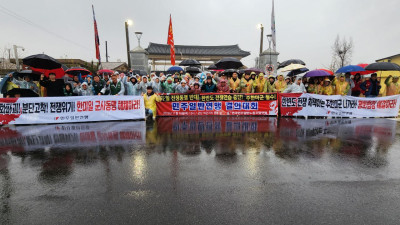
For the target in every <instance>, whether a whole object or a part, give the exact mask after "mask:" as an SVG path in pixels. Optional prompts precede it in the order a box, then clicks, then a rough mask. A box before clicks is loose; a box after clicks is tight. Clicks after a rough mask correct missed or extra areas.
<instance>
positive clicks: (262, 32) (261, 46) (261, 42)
mask: <svg viewBox="0 0 400 225" xmlns="http://www.w3.org/2000/svg"><path fill="white" fill-rule="evenodd" d="M257 28H258V29H260V30H261V38H260V55H261V53H262V51H263V42H264V40H263V39H264V26H263V25H262V24H261V23H260V24H258V25H257Z"/></svg>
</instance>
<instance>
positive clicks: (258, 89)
mask: <svg viewBox="0 0 400 225" xmlns="http://www.w3.org/2000/svg"><path fill="white" fill-rule="evenodd" d="M268 83H269V82H268V81H267V80H266V79H265V78H264V74H263V73H260V74H258V76H257V78H256V80H255V81H253V88H254V93H263V92H264V86H265V85H266V84H268ZM267 89H268V88H267Z"/></svg>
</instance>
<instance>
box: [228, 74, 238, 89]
mask: <svg viewBox="0 0 400 225" xmlns="http://www.w3.org/2000/svg"><path fill="white" fill-rule="evenodd" d="M229 88H230V89H231V92H232V93H239V92H240V79H239V78H238V74H237V73H236V72H234V73H233V74H232V77H231V79H229Z"/></svg>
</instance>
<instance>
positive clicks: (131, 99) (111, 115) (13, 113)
mask: <svg viewBox="0 0 400 225" xmlns="http://www.w3.org/2000/svg"><path fill="white" fill-rule="evenodd" d="M144 118H145V108H144V101H143V97H141V96H79V97H47V98H2V99H0V124H1V125H4V124H43V123H76V122H95V121H115V120H138V119H144Z"/></svg>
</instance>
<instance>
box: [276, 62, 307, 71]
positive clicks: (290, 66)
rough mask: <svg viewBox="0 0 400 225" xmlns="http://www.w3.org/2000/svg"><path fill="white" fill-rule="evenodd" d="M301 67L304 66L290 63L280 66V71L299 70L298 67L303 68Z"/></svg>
mask: <svg viewBox="0 0 400 225" xmlns="http://www.w3.org/2000/svg"><path fill="white" fill-rule="evenodd" d="M303 68H306V66H304V65H301V64H290V65H288V66H285V67H284V68H282V70H281V72H288V71H292V70H299V69H303Z"/></svg>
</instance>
